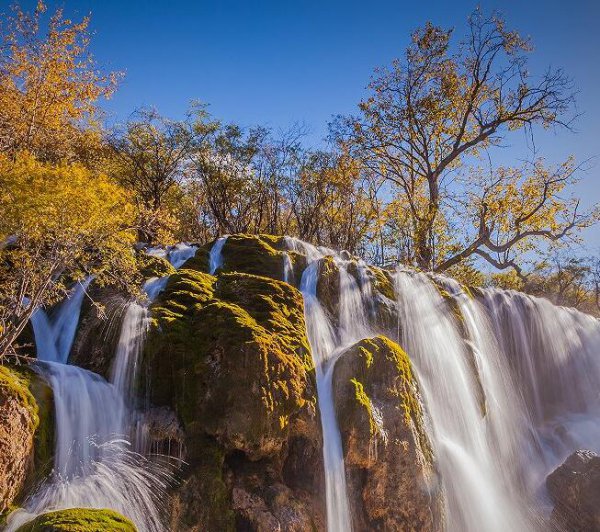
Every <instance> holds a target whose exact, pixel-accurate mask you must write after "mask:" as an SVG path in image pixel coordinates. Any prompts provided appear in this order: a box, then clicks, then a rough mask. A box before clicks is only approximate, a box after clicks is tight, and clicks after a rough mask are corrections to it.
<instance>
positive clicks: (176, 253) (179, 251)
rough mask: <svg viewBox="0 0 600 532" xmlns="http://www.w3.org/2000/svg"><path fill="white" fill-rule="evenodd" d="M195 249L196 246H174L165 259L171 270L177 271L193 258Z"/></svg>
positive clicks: (183, 244) (181, 244)
mask: <svg viewBox="0 0 600 532" xmlns="http://www.w3.org/2000/svg"><path fill="white" fill-rule="evenodd" d="M197 249H198V246H191V245H189V244H185V243H180V244H176V245H175V246H173V247H172V248H171V249H170V250H169V254H168V255H167V257H168V259H169V262H170V263H171V265H172V266H173V268H175V269H176V270H177V269H179V268H181V267H182V266H183V264H184V263H185V261H186V260H188V259H189V258H191V257H193V256H194V254H195V253H196V250H197Z"/></svg>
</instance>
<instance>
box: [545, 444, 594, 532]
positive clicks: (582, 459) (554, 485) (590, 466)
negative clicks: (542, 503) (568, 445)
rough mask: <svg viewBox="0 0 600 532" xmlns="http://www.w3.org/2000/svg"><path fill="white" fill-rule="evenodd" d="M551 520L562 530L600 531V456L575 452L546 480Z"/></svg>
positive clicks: (575, 531) (576, 531)
mask: <svg viewBox="0 0 600 532" xmlns="http://www.w3.org/2000/svg"><path fill="white" fill-rule="evenodd" d="M546 487H547V488H548V492H549V494H550V497H551V498H552V500H553V501H554V504H555V506H554V511H553V513H552V517H553V519H554V520H555V521H556V522H557V523H558V524H559V526H560V527H563V528H564V529H565V530H569V531H573V532H584V531H585V532H598V531H600V456H598V455H597V454H596V453H594V452H592V451H585V450H581V451H576V452H574V453H573V454H572V455H571V456H569V457H568V458H567V459H566V460H565V462H564V463H563V464H562V465H561V466H559V467H558V468H557V469H555V470H554V471H553V472H552V473H551V474H550V475H548V477H547V478H546Z"/></svg>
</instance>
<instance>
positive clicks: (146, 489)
mask: <svg viewBox="0 0 600 532" xmlns="http://www.w3.org/2000/svg"><path fill="white" fill-rule="evenodd" d="M226 239H227V237H221V238H219V239H217V240H216V241H215V244H214V245H213V247H212V249H211V251H210V259H209V262H210V265H209V267H210V272H211V273H214V272H215V271H216V270H217V269H218V268H219V267H221V266H222V264H223V254H222V251H223V247H224V245H225V243H226ZM285 244H286V248H287V249H288V250H290V251H296V252H298V253H302V254H303V255H305V256H306V258H307V267H306V269H305V270H304V272H303V274H302V278H301V281H300V289H301V291H302V293H303V295H304V307H305V318H306V326H307V333H308V337H309V341H310V344H311V351H312V355H313V359H314V362H315V367H316V377H317V392H318V404H319V410H320V414H321V423H322V429H323V445H324V448H323V457H324V464H325V479H326V497H327V501H326V502H327V525H328V530H330V531H335V532H339V531H348V530H351V529H352V522H351V515H352V511H351V510H352V509H351V508H350V507H349V502H348V495H347V493H346V489H347V486H346V478H345V468H344V458H343V457H344V451H343V447H342V441H341V436H340V432H339V429H338V424H337V420H336V413H335V401H334V399H335V398H334V397H333V390H332V377H333V370H334V365H335V363H336V361H337V360H338V358H339V356H341V355H342V354H343V352H344V351H345V350H346V348H347V347H349V346H350V345H351V344H353V343H355V342H357V341H359V340H361V339H362V338H365V337H370V336H373V335H375V334H380V333H385V332H386V331H382V330H381V327H382V325H378V322H379V321H381V320H379V319H378V317H377V315H376V314H377V312H378V308H381V307H380V306H378V305H379V304H380V303H381V297H382V294H381V293H376V292H375V290H374V286H375V285H373V283H372V278H373V272H372V271H370V268H369V266H368V265H366V264H365V263H364V262H362V261H357V262H354V261H352V260H350V259H349V258H348V256H347V255H344V254H337V253H336V252H334V251H332V250H330V249H327V248H317V247H314V246H311V245H309V244H306V243H304V242H301V241H299V240H297V239H294V238H289V237H286V238H285ZM147 251H148V252H150V253H151V254H154V255H157V256H162V257H165V258H169V260H171V261H172V263H173V264H174V265H175V266H177V267H178V266H181V265H182V264H183V263H184V262H185V260H187V259H188V258H189V257H191V256H192V255H193V253H194V252H195V248H194V247H192V246H187V245H178V246H174V247H172V248H170V249H169V250H163V249H158V248H154V249H151V250H147ZM327 256H329V257H331V259H327V260H333V261H334V262H335V264H336V265H337V268H338V269H339V294H337V300H336V301H335V304H334V307H337V309H338V310H337V312H336V314H335V315H331V314H330V313H331V312H332V308H330V305H327V306H326V305H324V303H323V302H322V301H319V299H318V297H317V293H318V289H319V290H320V287H319V275H320V267H321V265H322V264H323V259H324V258H325V257H327ZM292 266H293V265H292V263H291V260H290V256H289V255H288V254H287V253H284V256H283V264H282V268H283V278H284V280H286V281H288V282H291V283H294V281H295V279H294V278H293V268H292ZM393 278H394V281H395V289H396V296H397V301H396V303H395V304H396V306H397V311H398V337H397V338H395V339H397V340H398V341H399V343H400V344H401V345H402V347H403V348H404V349H405V350H406V352H407V353H408V355H409V356H410V358H411V360H412V362H413V366H414V368H415V373H416V375H417V378H418V380H419V383H420V389H421V392H422V396H423V399H424V403H425V404H424V407H425V408H424V410H425V412H426V427H427V430H428V431H429V435H430V440H431V442H432V445H433V448H434V454H435V463H436V467H437V469H438V471H439V478H440V482H441V485H442V488H443V489H442V492H443V494H444V500H445V505H446V507H445V529H447V530H450V531H452V532H458V531H460V532H463V531H466V532H474V531H477V532H479V531H483V532H495V531H500V530H502V531H504V530H511V531H516V532H519V531H538V530H539V531H541V530H545V529H547V528H548V523H547V520H546V517H547V514H545V510H546V509H547V508H546V507H545V500H544V496H545V493H544V489H543V485H544V480H545V478H546V476H547V475H548V473H549V472H550V471H552V470H553V469H554V468H555V467H556V466H557V465H558V464H560V463H561V462H562V461H563V460H564V459H565V457H566V456H567V455H568V454H570V453H571V452H573V451H574V450H576V449H579V448H587V449H591V450H594V451H597V452H600V394H598V386H599V383H600V356H599V354H598V351H599V346H600V322H599V321H598V320H597V319H595V318H592V317H590V316H587V315H585V314H582V313H580V312H577V311H574V310H570V309H565V308H559V307H555V306H554V305H552V304H551V303H549V302H547V301H545V300H542V299H537V298H533V297H530V296H526V295H523V294H519V293H516V292H510V291H500V290H482V291H480V292H479V293H478V294H477V297H472V296H471V295H470V294H468V293H467V292H465V290H463V289H462V288H461V286H460V285H459V284H458V283H456V282H454V281H452V280H449V279H446V278H443V277H433V276H427V275H425V274H422V273H416V272H412V271H408V270H399V271H397V272H396V273H395V274H394V275H393ZM167 282H168V277H163V278H152V279H149V280H148V281H147V282H146V284H145V286H144V289H145V291H146V293H147V301H152V300H153V299H154V298H155V297H156V296H157V295H158V294H159V293H160V292H161V291H162V290H163V289H164V287H165V286H166V284H167ZM87 283H89V281H86V283H82V284H81V285H78V286H77V287H76V288H75V289H74V290H73V292H72V293H71V295H70V297H69V298H68V299H67V300H65V302H64V303H63V304H61V305H60V306H58V307H57V308H56V309H55V310H54V312H53V313H52V315H50V316H48V315H46V314H45V313H44V312H43V310H38V311H36V312H35V313H34V315H33V317H32V324H33V328H34V333H35V338H36V347H37V352H38V358H39V360H40V362H39V363H38V366H37V367H38V371H40V372H41V373H42V374H43V375H44V376H45V377H46V379H47V380H48V382H49V383H50V385H51V386H52V389H53V391H54V400H55V406H56V453H55V463H54V466H55V467H54V471H53V473H52V476H51V478H50V479H48V481H47V482H45V483H44V484H43V485H42V486H41V487H40V489H39V490H37V491H36V492H35V493H34V494H33V495H32V496H31V497H30V498H29V499H28V500H27V501H26V502H25V504H24V510H21V511H17V512H14V513H13V514H12V515H11V516H10V517H9V521H8V530H16V529H17V528H18V527H19V526H20V525H21V524H23V523H24V522H26V521H27V520H29V519H31V517H32V516H34V515H36V514H38V513H41V512H44V511H49V510H54V509H60V508H68V507H76V506H83V507H96V508H106V507H107V508H113V509H115V510H117V511H119V512H121V513H123V514H124V515H126V516H128V517H130V518H131V519H132V520H133V521H134V522H135V523H136V525H137V527H138V529H139V530H141V531H150V532H154V531H159V530H162V525H161V515H160V511H159V510H158V508H159V507H160V505H161V502H162V501H160V497H161V494H162V492H163V490H164V489H166V487H167V485H168V483H169V481H170V477H169V475H168V474H167V472H166V469H165V468H164V467H162V466H161V465H159V464H158V463H156V462H153V461H150V460H148V459H145V458H144V457H143V456H141V454H138V453H142V454H144V453H145V452H146V451H147V450H148V446H147V443H146V442H145V441H144V434H145V433H144V417H143V411H142V409H139V410H138V407H139V406H140V405H139V404H138V397H136V394H134V393H133V390H134V389H135V385H136V382H137V380H138V373H139V364H140V354H141V352H142V349H143V344H144V341H145V337H146V332H147V328H148V321H149V310H148V307H147V304H148V302H146V303H145V304H140V303H138V302H131V303H130V304H129V306H128V307H127V309H126V312H125V315H124V319H123V322H122V325H121V334H120V339H119V344H118V347H117V350H116V353H115V358H114V362H113V367H112V373H111V382H110V383H107V382H106V381H105V380H104V379H102V378H101V377H99V376H97V375H95V374H93V373H91V372H89V371H86V370H84V369H82V368H78V367H76V366H71V365H67V364H66V362H67V358H68V355H69V351H70V347H71V344H72V342H73V338H74V335H75V329H76V326H77V322H78V320H79V311H80V307H81V304H82V301H83V298H84V295H85V288H86V286H87ZM384 299H386V298H384ZM385 304H386V309H387V310H386V312H389V311H390V309H393V308H394V307H393V304H392V302H391V301H388V300H387V299H386V302H385ZM390 305H392V306H390ZM386 323H387V325H386V326H388V327H390V324H389V322H386ZM387 332H388V333H389V331H387ZM142 407H143V405H142ZM128 441H131V442H134V446H133V448H132V447H131V446H130V445H129V444H128V443H127V442H128ZM133 451H138V453H136V452H133ZM390 504H393V501H391V502H390Z"/></svg>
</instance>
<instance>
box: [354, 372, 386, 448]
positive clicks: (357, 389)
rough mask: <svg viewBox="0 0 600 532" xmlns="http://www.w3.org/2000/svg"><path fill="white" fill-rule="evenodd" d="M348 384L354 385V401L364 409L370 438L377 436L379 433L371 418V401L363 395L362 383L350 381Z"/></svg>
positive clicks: (373, 419)
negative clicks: (367, 419)
mask: <svg viewBox="0 0 600 532" xmlns="http://www.w3.org/2000/svg"><path fill="white" fill-rule="evenodd" d="M350 382H351V383H352V384H354V397H355V399H356V401H357V402H358V404H360V405H361V406H362V407H363V408H364V409H365V411H366V413H367V416H368V418H369V432H370V434H371V436H377V434H378V433H379V427H378V426H377V423H376V422H375V418H374V417H373V405H372V404H371V399H369V396H368V395H367V394H366V393H365V389H364V386H363V385H362V383H360V382H359V381H357V380H356V379H350Z"/></svg>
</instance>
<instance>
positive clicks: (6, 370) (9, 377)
mask: <svg viewBox="0 0 600 532" xmlns="http://www.w3.org/2000/svg"><path fill="white" fill-rule="evenodd" d="M34 377H35V374H34V373H33V371H31V370H30V369H29V368H27V367H25V366H20V367H12V366H11V367H8V366H2V365H0V387H1V388H2V389H3V392H4V393H6V394H9V395H12V396H13V397H14V398H16V399H17V400H18V401H19V403H21V404H22V405H24V406H25V407H26V408H27V411H28V413H29V416H28V417H29V419H28V423H29V424H30V429H31V430H32V431H35V430H36V429H37V427H38V425H39V424H40V417H39V409H38V405H37V402H36V400H35V397H34V395H33V394H32V393H31V390H30V385H31V382H32V379H33V378H34Z"/></svg>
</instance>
